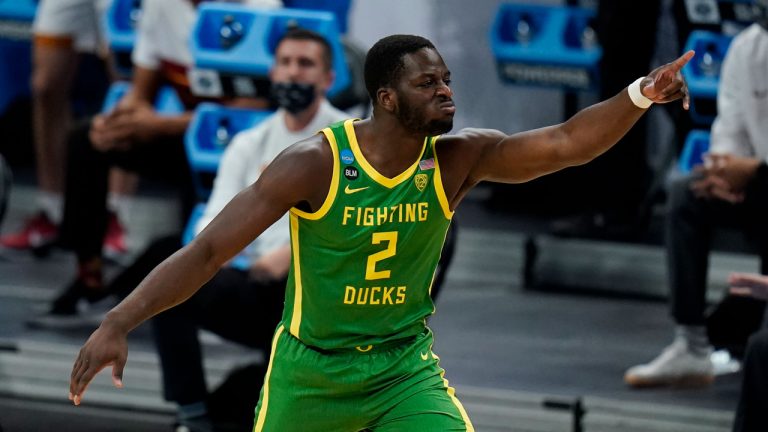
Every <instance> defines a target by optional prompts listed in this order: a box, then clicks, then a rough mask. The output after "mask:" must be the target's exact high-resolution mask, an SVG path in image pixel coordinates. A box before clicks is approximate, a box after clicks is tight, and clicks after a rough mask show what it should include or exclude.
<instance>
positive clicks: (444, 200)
mask: <svg viewBox="0 0 768 432" xmlns="http://www.w3.org/2000/svg"><path fill="white" fill-rule="evenodd" d="M438 138H440V137H439V136H436V137H434V138H433V139H432V157H433V158H435V175H434V183H435V194H436V195H437V200H438V201H440V207H441V208H442V209H443V215H445V218H446V219H448V220H451V219H452V218H453V211H451V205H450V204H449V203H448V196H447V195H446V194H445V189H443V176H442V174H441V173H440V162H439V161H438V160H437V148H436V147H435V144H436V143H437V139H438Z"/></svg>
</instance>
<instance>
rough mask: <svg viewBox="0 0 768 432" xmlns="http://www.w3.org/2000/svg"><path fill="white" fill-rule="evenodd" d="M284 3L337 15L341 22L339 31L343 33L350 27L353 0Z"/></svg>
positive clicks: (288, 0)
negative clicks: (350, 9) (350, 10)
mask: <svg viewBox="0 0 768 432" xmlns="http://www.w3.org/2000/svg"><path fill="white" fill-rule="evenodd" d="M283 5H284V6H285V7H287V8H292V9H309V10H322V11H328V12H331V13H333V14H334V16H336V22H337V23H339V31H340V32H341V33H342V34H346V33H347V29H348V28H349V25H348V22H349V8H350V6H351V5H352V0H284V1H283Z"/></svg>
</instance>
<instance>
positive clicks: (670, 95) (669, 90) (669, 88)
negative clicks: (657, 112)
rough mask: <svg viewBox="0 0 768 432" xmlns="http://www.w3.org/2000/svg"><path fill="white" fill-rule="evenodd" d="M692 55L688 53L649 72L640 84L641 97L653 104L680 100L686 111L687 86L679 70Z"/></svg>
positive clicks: (687, 99) (688, 104)
mask: <svg viewBox="0 0 768 432" xmlns="http://www.w3.org/2000/svg"><path fill="white" fill-rule="evenodd" d="M694 54H695V53H694V52H693V51H688V52H687V53H685V54H683V55H682V56H680V57H679V58H678V59H677V60H675V61H673V62H671V63H667V64H665V65H663V66H660V67H658V68H656V69H654V70H653V71H651V73H649V74H648V76H646V77H645V78H643V80H642V81H641V82H640V92H641V93H642V94H643V96H645V97H647V98H648V99H650V100H652V101H653V102H654V103H667V102H672V101H676V100H678V99H682V100H683V108H685V109H688V107H689V106H690V104H691V101H690V97H689V95H688V86H687V85H686V83H685V80H684V79H683V74H681V73H680V70H682V69H683V66H685V65H686V64H687V63H688V62H689V61H690V60H691V59H692V58H693V55H694Z"/></svg>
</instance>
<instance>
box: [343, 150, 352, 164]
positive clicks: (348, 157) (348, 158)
mask: <svg viewBox="0 0 768 432" xmlns="http://www.w3.org/2000/svg"><path fill="white" fill-rule="evenodd" d="M341 161H342V162H344V163H345V164H347V165H349V164H351V163H352V162H354V161H355V156H354V155H353V154H352V150H350V149H344V150H342V151H341Z"/></svg>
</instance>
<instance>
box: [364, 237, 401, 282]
mask: <svg viewBox="0 0 768 432" xmlns="http://www.w3.org/2000/svg"><path fill="white" fill-rule="evenodd" d="M381 242H387V248H386V249H384V250H383V251H379V252H376V253H374V254H371V255H369V256H368V265H367V266H366V268H365V279H366V280H376V279H389V276H390V274H391V271H389V270H376V263H377V262H379V261H382V260H385V259H387V258H392V257H393V256H395V254H396V253H397V231H387V232H377V233H373V238H372V239H371V244H380V243H381Z"/></svg>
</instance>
